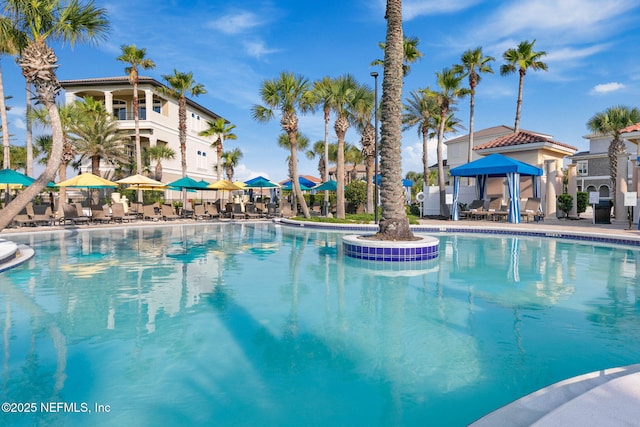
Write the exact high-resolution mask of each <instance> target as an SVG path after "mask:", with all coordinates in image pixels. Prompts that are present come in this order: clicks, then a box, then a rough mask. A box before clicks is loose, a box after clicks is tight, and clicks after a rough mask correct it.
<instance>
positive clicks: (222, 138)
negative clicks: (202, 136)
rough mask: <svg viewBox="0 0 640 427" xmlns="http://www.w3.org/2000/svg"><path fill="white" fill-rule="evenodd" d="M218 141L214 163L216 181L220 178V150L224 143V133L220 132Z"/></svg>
mask: <svg viewBox="0 0 640 427" xmlns="http://www.w3.org/2000/svg"><path fill="white" fill-rule="evenodd" d="M219 138H220V141H219V142H218V144H217V145H216V156H218V160H217V164H216V172H217V178H218V181H220V180H221V179H222V150H223V145H222V144H224V135H222V134H220V137H219Z"/></svg>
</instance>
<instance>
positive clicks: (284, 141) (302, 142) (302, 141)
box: [278, 132, 309, 181]
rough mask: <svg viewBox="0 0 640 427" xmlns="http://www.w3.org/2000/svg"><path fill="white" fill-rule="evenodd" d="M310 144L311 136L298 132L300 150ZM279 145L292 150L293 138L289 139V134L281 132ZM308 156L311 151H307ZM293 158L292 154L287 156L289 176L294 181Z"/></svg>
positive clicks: (297, 144) (297, 140) (297, 143)
mask: <svg viewBox="0 0 640 427" xmlns="http://www.w3.org/2000/svg"><path fill="white" fill-rule="evenodd" d="M308 146H309V138H308V137H307V136H306V135H304V134H302V133H300V132H296V147H297V149H298V151H305V150H306V149H307V147H308ZM278 147H282V148H284V149H285V150H287V151H291V140H290V139H289V135H288V134H286V133H281V134H280V135H278ZM308 156H309V151H307V157H308ZM291 159H292V157H291V156H290V155H289V156H287V167H288V169H287V176H288V177H289V179H290V180H292V181H293V163H292V160H291ZM296 159H297V158H296ZM296 161H297V160H296ZM296 167H297V165H296Z"/></svg>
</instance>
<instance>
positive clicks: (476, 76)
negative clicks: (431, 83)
mask: <svg viewBox="0 0 640 427" xmlns="http://www.w3.org/2000/svg"><path fill="white" fill-rule="evenodd" d="M460 61H461V62H462V64H461V65H460V70H461V71H462V75H463V76H468V77H469V95H470V96H469V148H468V151H467V163H471V158H472V155H473V130H474V127H473V122H474V115H475V108H476V86H478V83H479V82H480V79H481V74H482V73H491V74H493V69H492V68H491V64H490V62H491V61H495V58H494V57H493V56H484V54H483V53H482V47H477V48H475V49H469V50H467V51H465V52H464V53H463V54H462V57H461V58H460ZM425 176H426V175H425Z"/></svg>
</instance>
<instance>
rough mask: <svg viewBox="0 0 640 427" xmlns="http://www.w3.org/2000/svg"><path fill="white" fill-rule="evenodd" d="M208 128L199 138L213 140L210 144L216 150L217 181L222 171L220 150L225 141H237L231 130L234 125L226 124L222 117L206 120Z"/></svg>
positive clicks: (220, 177)
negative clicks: (209, 137) (206, 137)
mask: <svg viewBox="0 0 640 427" xmlns="http://www.w3.org/2000/svg"><path fill="white" fill-rule="evenodd" d="M207 126H208V128H207V129H206V130H203V131H202V132H200V134H199V135H200V136H213V137H214V138H215V139H214V141H213V143H212V144H211V146H212V147H215V148H216V153H217V154H216V155H217V158H218V164H217V166H216V171H217V172H218V181H220V180H221V179H222V169H223V168H224V166H223V165H222V149H223V145H224V141H225V140H229V139H233V140H235V139H238V137H237V136H236V134H235V133H233V129H235V127H236V125H232V124H227V121H226V120H225V119H223V118H222V117H218V118H217V119H216V120H207Z"/></svg>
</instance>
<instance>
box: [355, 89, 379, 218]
mask: <svg viewBox="0 0 640 427" xmlns="http://www.w3.org/2000/svg"><path fill="white" fill-rule="evenodd" d="M374 106H375V94H374V91H373V90H371V88H369V87H368V86H367V85H360V87H359V88H358V90H357V91H356V94H355V97H354V101H353V106H352V108H351V117H352V121H353V123H354V125H355V127H356V129H357V130H358V132H360V145H361V147H362V151H361V153H360V154H361V157H362V161H363V162H364V165H365V170H366V178H365V179H366V183H367V202H366V203H365V212H366V213H373V212H374V206H373V203H374V201H373V192H374V185H373V180H374V177H373V175H374V162H375V152H376V130H375V128H374V127H373V125H372V124H371V120H372V119H373V114H374Z"/></svg>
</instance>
